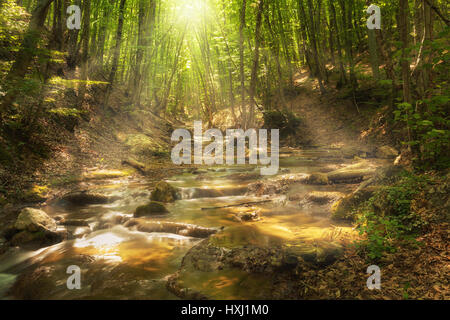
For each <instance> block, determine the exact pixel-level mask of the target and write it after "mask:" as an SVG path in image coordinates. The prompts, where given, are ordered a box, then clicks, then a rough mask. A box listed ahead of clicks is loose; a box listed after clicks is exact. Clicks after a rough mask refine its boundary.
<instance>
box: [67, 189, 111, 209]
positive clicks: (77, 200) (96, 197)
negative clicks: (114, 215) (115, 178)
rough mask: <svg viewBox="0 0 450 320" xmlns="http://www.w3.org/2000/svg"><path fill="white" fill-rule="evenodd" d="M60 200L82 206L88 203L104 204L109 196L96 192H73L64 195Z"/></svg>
mask: <svg viewBox="0 0 450 320" xmlns="http://www.w3.org/2000/svg"><path fill="white" fill-rule="evenodd" d="M61 200H62V201H64V202H67V203H70V204H72V205H77V206H84V205H90V204H105V203H108V202H109V200H110V199H109V198H108V197H107V196H104V195H102V194H98V193H89V192H75V193H69V194H67V195H65V196H64V197H63V198H62V199H61Z"/></svg>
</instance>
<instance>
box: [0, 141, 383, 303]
mask: <svg viewBox="0 0 450 320" xmlns="http://www.w3.org/2000/svg"><path fill="white" fill-rule="evenodd" d="M333 152H334V151H333V150H329V149H312V150H293V151H292V150H291V151H289V152H284V153H281V154H280V170H279V173H278V176H277V177H274V176H270V177H264V176H258V175H257V173H259V168H257V167H256V166H250V165H246V166H229V167H227V166H213V167H201V168H199V170H197V172H192V170H185V172H184V173H182V174H179V175H176V176H173V177H170V178H169V179H167V180H166V181H167V182H168V183H170V184H171V185H173V186H174V187H178V188H180V190H181V192H180V193H181V199H179V200H177V201H175V202H174V203H169V204H167V209H168V210H169V211H170V213H169V214H167V215H163V216H155V217H146V218H141V219H144V220H148V221H160V222H176V223H187V224H193V225H196V226H201V227H206V228H214V229H216V230H217V234H215V235H214V237H215V238H216V241H218V242H219V243H222V242H223V244H226V246H228V247H236V246H246V245H249V244H250V245H253V246H260V247H270V246H273V245H296V244H299V243H307V242H317V241H329V239H330V237H332V235H333V233H334V232H335V231H336V228H339V229H340V230H348V231H350V230H351V227H350V225H346V224H337V223H336V222H335V221H332V220H331V219H330V217H329V207H327V206H299V204H298V201H290V200H289V199H291V200H292V199H301V198H302V195H304V194H306V193H308V192H311V191H330V192H331V191H332V192H341V193H343V194H347V193H349V192H351V191H352V188H353V187H354V186H349V185H347V184H335V185H308V184H304V183H293V184H291V185H289V187H288V189H287V193H279V194H277V193H276V194H272V195H262V196H256V195H254V194H251V193H249V192H248V186H249V185H250V184H252V183H254V182H255V181H257V180H258V181H261V180H273V179H277V178H280V177H282V176H286V175H287V176H288V175H290V174H297V175H298V174H300V175H301V174H308V173H311V172H327V171H331V170H333V169H336V168H339V166H342V165H345V164H349V163H351V162H352V161H353V160H351V159H347V160H346V159H342V158H341V157H334V156H332V155H333ZM370 161H373V162H376V161H377V160H370ZM374 165H378V164H377V163H375V164H374ZM239 175H241V176H242V177H245V179H239V178H236V176H239ZM153 185H154V183H150V182H146V181H145V180H144V179H142V178H141V179H138V178H136V177H129V178H119V179H113V180H106V181H95V182H91V183H90V184H89V191H92V192H96V193H100V194H102V195H105V196H108V197H110V198H111V199H113V200H112V201H111V202H110V203H108V204H102V205H88V206H68V205H62V204H61V203H58V202H55V203H52V204H50V205H48V206H47V207H44V208H42V209H43V210H44V211H45V212H47V213H48V214H49V215H50V216H52V217H56V216H60V217H61V216H62V217H64V219H66V220H68V219H70V220H74V221H75V220H76V221H79V225H76V226H66V227H65V228H67V231H68V232H69V234H71V235H72V236H71V239H69V240H66V241H63V242H61V243H58V244H55V245H53V246H49V247H46V248H41V249H39V250H35V251H30V250H25V249H20V248H12V249H11V250H9V251H8V252H6V253H5V254H4V255H3V256H0V297H1V298H2V299H11V298H17V296H16V295H15V294H14V292H21V296H20V298H25V299H123V298H126V299H178V297H177V296H176V295H175V294H173V293H172V292H170V291H169V290H168V289H167V286H166V283H167V279H168V277H169V276H170V275H172V274H173V273H175V272H176V271H177V270H178V269H179V268H180V265H181V263H182V259H183V257H184V256H185V255H186V253H187V252H188V251H189V250H190V249H191V248H192V247H194V246H196V245H197V244H199V243H200V242H201V241H204V239H201V238H195V237H191V236H187V235H182V234H175V233H163V232H142V231H138V230H137V229H136V228H133V227H132V226H129V227H127V224H126V223H125V222H126V221H128V220H130V219H131V218H132V217H133V212H134V210H135V209H136V207H138V206H140V205H143V204H146V203H148V202H149V197H150V193H151V190H152V187H153ZM292 195H296V198H295V197H294V198H293V197H292ZM263 200H270V201H268V202H262V201H263ZM242 203H253V204H251V205H247V206H244V205H241V206H234V205H236V204H242ZM217 207H220V208H217ZM208 208H210V209H208ZM212 208H216V209H212ZM242 212H244V213H245V212H247V213H250V214H255V215H257V216H258V217H259V218H258V219H256V220H255V221H247V222H246V221H240V220H239V219H238V218H236V216H237V214H239V213H242ZM60 228H63V226H60ZM70 265H77V266H79V267H80V268H81V289H79V290H69V289H67V286H66V281H67V278H68V277H69V276H70V275H69V274H67V273H66V270H67V267H68V266H70ZM31 271H33V272H31ZM26 274H28V276H25V275H26ZM20 275H22V277H23V278H22V281H19V282H18V283H16V284H15V289H14V290H13V291H12V292H13V293H11V290H10V288H11V287H12V286H13V284H14V283H15V282H16V281H17V280H18V279H19V278H20ZM265 281H266V277H265V275H264V274H252V275H249V274H247V273H245V272H243V271H241V270H237V269H236V270H233V269H231V270H230V269H227V270H223V271H221V272H215V273H193V274H192V275H189V279H185V283H186V285H187V286H192V287H196V290H201V291H202V292H204V293H205V294H207V295H208V297H211V298H214V299H231V298H237V299H250V298H255V297H257V291H258V290H259V288H261V287H262V286H264V284H265Z"/></svg>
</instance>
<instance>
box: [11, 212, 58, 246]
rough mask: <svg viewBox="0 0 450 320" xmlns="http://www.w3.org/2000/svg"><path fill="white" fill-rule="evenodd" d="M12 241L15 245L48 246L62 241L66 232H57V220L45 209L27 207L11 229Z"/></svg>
mask: <svg viewBox="0 0 450 320" xmlns="http://www.w3.org/2000/svg"><path fill="white" fill-rule="evenodd" d="M11 230H12V231H13V232H11V234H10V235H8V238H10V243H11V244H12V245H14V246H22V245H29V244H33V245H38V246H46V245H50V244H54V243H58V242H60V241H62V240H63V239H64V238H65V237H66V234H64V232H57V225H56V221H55V220H54V219H52V218H51V217H49V216H48V215H47V214H46V213H45V212H44V211H42V210H38V209H33V208H25V209H23V210H22V211H21V212H20V214H19V216H18V218H17V220H16V222H15V223H14V227H13V228H12V229H11Z"/></svg>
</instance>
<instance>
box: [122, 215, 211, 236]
mask: <svg viewBox="0 0 450 320" xmlns="http://www.w3.org/2000/svg"><path fill="white" fill-rule="evenodd" d="M123 226H124V227H126V228H130V229H133V230H137V231H140V232H148V233H152V232H161V233H173V234H178V235H182V236H186V237H194V238H207V237H209V236H210V235H212V234H214V233H216V232H217V230H216V229H212V228H204V227H200V226H196V225H193V224H187V223H177V222H167V221H149V220H145V219H139V218H137V219H130V220H128V221H127V222H126V223H125V224H124V225H123Z"/></svg>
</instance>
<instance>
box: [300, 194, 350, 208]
mask: <svg viewBox="0 0 450 320" xmlns="http://www.w3.org/2000/svg"><path fill="white" fill-rule="evenodd" d="M343 197H344V194H343V193H340V192H324V191H312V192H309V193H308V194H307V195H306V196H305V199H307V200H308V201H310V202H313V203H317V204H319V205H324V204H327V203H330V202H332V201H336V200H338V199H341V198H343Z"/></svg>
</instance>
